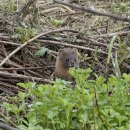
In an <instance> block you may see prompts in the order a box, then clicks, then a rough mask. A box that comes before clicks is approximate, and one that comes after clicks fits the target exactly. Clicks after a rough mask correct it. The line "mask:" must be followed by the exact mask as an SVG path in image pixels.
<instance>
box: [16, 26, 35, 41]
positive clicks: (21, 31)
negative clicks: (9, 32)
mask: <svg viewBox="0 0 130 130" xmlns="http://www.w3.org/2000/svg"><path fill="white" fill-rule="evenodd" d="M15 32H16V34H15V35H14V38H15V39H18V40H19V41H21V42H22V43H24V42H26V41H28V40H29V39H30V38H31V37H33V36H35V35H36V33H37V31H36V29H34V28H26V27H25V28H23V27H17V28H16V30H15Z"/></svg>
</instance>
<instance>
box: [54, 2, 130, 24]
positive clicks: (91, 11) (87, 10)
mask: <svg viewBox="0 0 130 130" xmlns="http://www.w3.org/2000/svg"><path fill="white" fill-rule="evenodd" d="M54 2H56V3H59V4H63V5H66V6H69V7H72V8H75V9H79V10H82V11H85V12H88V13H92V14H95V15H99V16H106V17H110V18H113V19H117V20H120V21H124V22H130V19H129V18H127V17H123V16H122V17H120V16H118V15H113V14H110V13H107V12H100V11H98V10H96V9H94V8H92V7H88V8H86V7H83V6H80V5H75V4H70V3H67V2H63V1H61V0H54Z"/></svg>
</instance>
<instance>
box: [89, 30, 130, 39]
mask: <svg viewBox="0 0 130 130" xmlns="http://www.w3.org/2000/svg"><path fill="white" fill-rule="evenodd" d="M128 33H130V31H123V32H116V33H108V34H101V35H92V36H87V37H88V38H89V37H91V38H100V37H102V38H110V37H114V36H115V35H118V36H125V35H127V34H128Z"/></svg>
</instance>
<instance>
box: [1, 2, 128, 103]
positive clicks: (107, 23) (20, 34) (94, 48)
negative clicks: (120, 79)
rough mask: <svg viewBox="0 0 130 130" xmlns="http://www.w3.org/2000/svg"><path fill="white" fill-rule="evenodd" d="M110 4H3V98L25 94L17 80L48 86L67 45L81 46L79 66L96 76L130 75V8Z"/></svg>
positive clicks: (118, 4) (79, 48)
mask: <svg viewBox="0 0 130 130" xmlns="http://www.w3.org/2000/svg"><path fill="white" fill-rule="evenodd" d="M66 3H67V4H66ZM75 5H78V6H75ZM79 5H80V6H79ZM90 5H91V6H90ZM111 5H112V4H111V2H107V1H106V2H104V1H99V2H98V1H97V2H95V1H90V2H89V1H86V0H80V1H79V0H64V1H62V2H60V1H58V0H55V1H52V0H44V1H42V0H28V1H26V2H22V1H18V0H16V1H13V2H12V1H10V0H5V1H2V2H1V5H0V93H1V98H2V97H3V96H4V95H6V94H8V95H13V94H15V93H17V92H18V91H23V90H22V89H21V88H18V87H17V86H16V84H17V83H19V82H24V81H35V82H38V83H49V77H50V75H51V73H52V72H53V70H54V63H55V58H56V54H57V52H58V49H60V48H64V47H72V48H77V49H78V50H79V59H80V67H81V68H88V67H90V68H92V70H93V72H94V73H96V74H97V75H103V76H105V77H108V76H110V75H117V76H121V74H122V73H129V72H130V35H129V32H130V31H129V30H130V25H129V22H130V18H129V16H130V14H128V11H127V10H128V9H129V8H130V6H129V5H128V3H126V5H120V3H114V4H113V6H111ZM83 6H85V7H86V10H85V9H84V8H83ZM122 6H123V7H124V8H123V7H122ZM87 7H88V8H87ZM99 12H111V13H106V14H105V13H101V14H99ZM97 14H99V15H100V16H99V15H97ZM113 14H114V15H113ZM1 101H2V100H1Z"/></svg>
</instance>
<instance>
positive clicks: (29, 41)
mask: <svg viewBox="0 0 130 130" xmlns="http://www.w3.org/2000/svg"><path fill="white" fill-rule="evenodd" d="M63 31H67V32H75V33H77V31H75V30H71V29H64V28H63V29H56V30H52V31H48V32H43V33H41V34H39V35H37V36H35V37H33V38H31V39H30V40H28V41H26V42H25V43H23V44H22V45H21V46H19V47H18V48H16V49H15V50H14V51H13V52H12V53H10V54H9V55H8V56H7V57H6V58H5V59H4V60H3V61H2V62H1V63H0V66H2V65H3V64H4V63H5V62H6V61H7V60H8V59H9V58H10V57H11V56H13V55H14V54H15V53H16V52H18V51H19V50H20V49H22V48H23V47H25V46H26V45H27V44H29V43H31V42H32V41H34V40H35V39H37V38H39V37H41V36H43V35H47V34H52V33H56V32H63Z"/></svg>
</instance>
